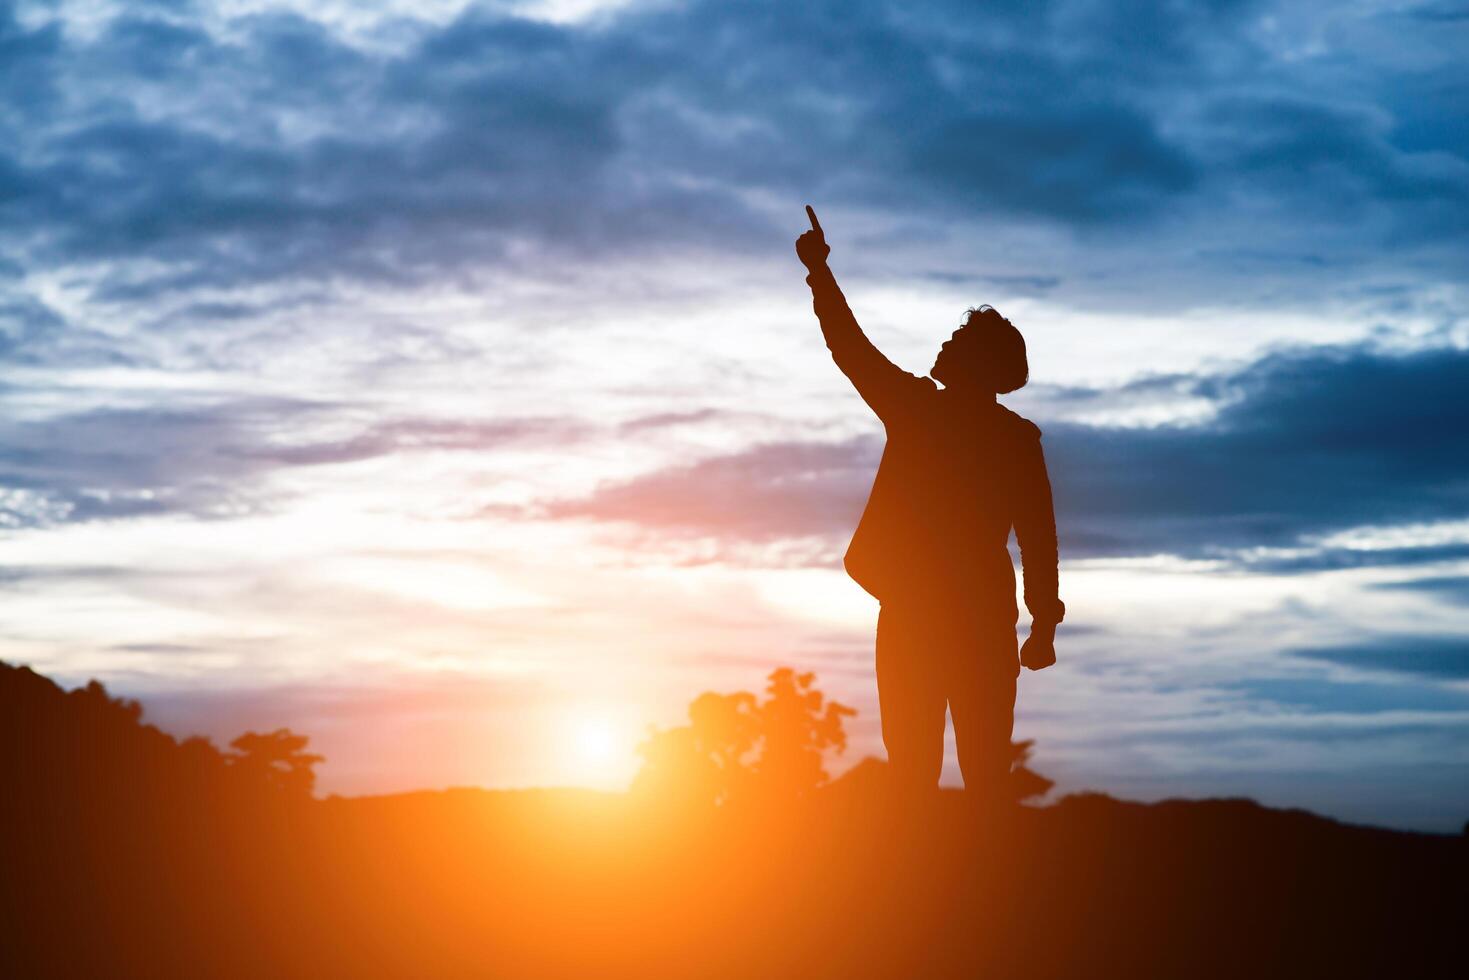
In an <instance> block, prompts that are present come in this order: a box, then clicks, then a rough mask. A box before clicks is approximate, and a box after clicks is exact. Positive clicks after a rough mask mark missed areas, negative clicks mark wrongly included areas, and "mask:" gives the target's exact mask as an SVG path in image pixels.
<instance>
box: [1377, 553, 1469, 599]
mask: <svg viewBox="0 0 1469 980" xmlns="http://www.w3.org/2000/svg"><path fill="white" fill-rule="evenodd" d="M1457 557H1460V558H1469V547H1465V549H1464V553H1463V554H1461V555H1459V556H1457ZM1375 588H1378V589H1384V590H1387V591H1393V592H1411V593H1416V594H1418V595H1425V596H1431V597H1432V598H1434V599H1437V600H1439V601H1440V602H1443V603H1446V604H1448V605H1453V606H1469V576H1464V575H1438V576H1428V577H1426V578H1415V579H1409V580H1408V581H1406V582H1382V583H1379V584H1378V585H1376V586H1375Z"/></svg>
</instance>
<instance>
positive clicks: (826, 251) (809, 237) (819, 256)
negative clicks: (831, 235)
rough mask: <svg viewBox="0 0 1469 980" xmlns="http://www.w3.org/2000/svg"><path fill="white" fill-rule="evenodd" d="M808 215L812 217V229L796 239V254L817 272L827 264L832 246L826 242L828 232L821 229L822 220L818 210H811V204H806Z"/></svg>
mask: <svg viewBox="0 0 1469 980" xmlns="http://www.w3.org/2000/svg"><path fill="white" fill-rule="evenodd" d="M806 216H807V217H809V218H810V219H811V230H810V231H807V232H802V233H801V237H800V238H797V239H796V256H797V257H798V258H799V259H800V260H801V264H802V265H804V266H805V267H806V268H807V269H809V270H810V271H812V272H815V271H816V270H817V269H819V268H821V267H822V266H824V265H826V257H827V256H828V255H830V254H831V246H829V245H827V244H826V234H825V233H824V232H823V231H822V230H821V222H819V221H817V220H816V212H815V211H813V210H811V205H809V204H808V205H806Z"/></svg>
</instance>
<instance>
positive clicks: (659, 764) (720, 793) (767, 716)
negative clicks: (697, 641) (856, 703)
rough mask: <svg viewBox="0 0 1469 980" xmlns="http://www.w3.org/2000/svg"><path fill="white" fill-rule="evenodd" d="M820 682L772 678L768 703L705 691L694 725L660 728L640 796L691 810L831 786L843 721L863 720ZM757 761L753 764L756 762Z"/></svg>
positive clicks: (693, 709) (639, 782)
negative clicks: (828, 760)
mask: <svg viewBox="0 0 1469 980" xmlns="http://www.w3.org/2000/svg"><path fill="white" fill-rule="evenodd" d="M815 681H816V675H815V674H812V673H804V674H797V673H796V672H795V671H794V670H792V669H791V668H789V667H781V668H778V669H777V670H774V671H772V672H771V673H770V676H769V684H768V685H767V686H766V689H765V691H766V698H765V700H764V701H763V702H761V701H758V700H757V699H756V697H755V695H753V694H751V693H750V692H748V691H737V692H735V693H733V694H717V693H714V692H712V691H706V692H705V693H703V694H701V695H699V696H698V697H697V698H695V699H694V700H693V702H692V703H690V705H689V724H688V725H684V726H680V727H677V728H669V729H657V728H654V729H653V730H652V731H651V732H650V733H649V735H648V738H647V740H646V741H645V742H643V743H642V744H641V745H640V746H638V752H639V754H640V755H642V757H643V768H642V770H641V771H640V772H639V773H638V777H637V779H636V780H635V781H634V783H633V789H634V791H637V792H641V793H650V792H652V793H657V794H659V795H660V796H663V797H665V798H667V799H670V800H678V801H682V802H686V803H697V804H718V803H724V802H726V801H728V800H731V799H735V798H738V797H743V796H750V795H754V794H760V795H774V796H782V797H789V796H799V795H802V794H804V793H807V792H810V791H811V790H812V789H815V788H816V787H818V786H820V785H821V784H822V783H824V782H826V779H827V774H826V770H825V768H824V767H823V765H822V762H823V756H824V754H825V753H826V751H827V750H828V749H835V750H836V751H838V752H841V751H842V750H844V749H845V748H846V746H847V737H846V732H845V730H844V729H843V727H842V719H843V718H846V717H850V716H852V715H855V714H856V713H857V712H856V711H854V710H853V709H852V708H849V707H847V706H846V705H843V704H839V703H837V702H835V701H828V700H827V699H826V696H825V695H823V694H822V693H821V692H820V691H818V690H816V689H815V687H814V685H815ZM752 754H753V756H754V757H753V758H751V755H752Z"/></svg>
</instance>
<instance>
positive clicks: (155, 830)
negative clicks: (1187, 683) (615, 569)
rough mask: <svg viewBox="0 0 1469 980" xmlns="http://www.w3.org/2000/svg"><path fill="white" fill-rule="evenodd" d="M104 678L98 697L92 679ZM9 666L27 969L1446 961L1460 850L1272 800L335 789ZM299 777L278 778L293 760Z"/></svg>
mask: <svg viewBox="0 0 1469 980" xmlns="http://www.w3.org/2000/svg"><path fill="white" fill-rule="evenodd" d="M89 692H90V693H89ZM247 758H248V756H247V755H244V754H239V753H237V754H235V755H233V756H232V755H230V754H228V753H221V752H219V751H217V750H214V749H213V748H212V746H205V745H201V744H200V743H198V742H182V743H180V742H178V741H176V740H174V739H172V738H171V737H169V736H167V735H165V734H163V733H160V732H158V731H157V730H156V729H152V728H150V727H149V726H146V725H143V724H142V723H141V717H140V712H139V711H137V710H135V706H132V707H130V706H129V703H127V702H118V701H114V700H111V699H109V698H107V696H106V694H105V692H103V691H102V690H101V688H100V686H98V687H96V688H95V689H92V688H87V689H82V690H81V691H77V692H62V691H61V690H60V689H59V688H57V687H56V686H55V685H54V684H51V682H50V681H48V680H46V679H45V678H42V677H40V676H39V675H36V674H33V673H31V672H29V671H24V670H17V669H15V668H9V667H3V666H0V779H3V782H0V786H3V793H0V818H3V824H0V828H3V831H4V836H3V845H0V846H3V848H4V856H3V863H4V867H5V868H6V871H7V873H6V875H5V876H4V880H3V884H0V913H3V915H4V918H3V921H4V923H5V925H4V928H3V933H0V942H3V946H0V962H3V963H5V964H7V966H8V967H9V968H8V969H7V970H6V973H7V975H13V976H103V975H105V976H150V977H158V976H191V977H197V976H403V977H408V976H413V977H428V976H489V975H494V976H558V975H565V976H593V975H595V976H637V977H658V976H669V977H687V976H701V977H702V976H710V977H783V976H844V977H850V976H894V977H918V976H923V977H928V976H948V975H967V976H973V975H990V976H1004V977H1014V976H1037V977H1043V976H1044V977H1049V976H1086V977H1094V976H1108V975H1119V976H1150V977H1179V976H1218V977H1225V976H1229V977H1235V976H1242V975H1255V976H1297V977H1302V976H1343V975H1374V976H1390V975H1395V976H1440V975H1441V976H1450V975H1457V973H1456V972H1455V970H1454V969H1453V968H1454V967H1455V966H1456V965H1458V966H1462V962H1460V963H1457V964H1456V963H1455V958H1456V957H1458V955H1459V951H1460V947H1459V945H1458V944H1459V943H1460V942H1461V939H1462V937H1461V929H1462V925H1463V922H1464V913H1465V910H1466V908H1469V905H1466V895H1465V880H1466V876H1465V871H1466V866H1465V853H1466V848H1465V844H1464V841H1463V839H1461V838H1458V837H1449V836H1441V835H1425V834H1415V833H1404V832H1398V831H1389V830H1380V829H1375V828H1366V827H1356V826H1348V825H1343V824H1340V823H1337V822H1335V821H1331V820H1327V819H1324V818H1322V817H1318V816H1315V815H1313V814H1309V813H1305V812H1301V811H1280V810H1272V809H1268V808H1265V807H1261V806H1259V805H1257V804H1255V803H1253V802H1251V801H1248V800H1210V801H1193V802H1187V801H1169V802H1164V803H1157V804H1150V805H1144V804H1137V803H1126V802H1121V801H1117V800H1113V799H1110V798H1107V797H1104V796H1100V795H1080V796H1070V797H1066V798H1064V799H1062V800H1061V801H1059V802H1058V803H1056V804H1053V805H1050V806H1043V807H1014V808H1008V807H1007V808H1004V809H1003V810H1000V811H998V812H979V811H977V810H975V809H974V807H973V806H972V805H971V804H970V803H969V802H968V801H967V800H966V799H965V797H964V795H963V794H962V793H958V792H949V793H943V794H940V795H938V796H937V797H936V798H935V799H933V800H931V801H929V802H928V803H927V804H926V805H923V806H918V807H907V808H902V807H897V806H895V805H894V804H893V803H892V801H891V799H890V798H889V795H888V794H887V793H886V792H885V785H884V778H883V775H884V774H883V771H882V766H881V765H880V764H878V763H871V764H865V765H863V766H859V767H858V769H857V770H855V771H854V773H853V774H852V775H851V776H850V777H849V778H845V779H842V780H838V781H836V782H835V783H832V784H830V785H829V786H827V787H825V788H823V789H821V790H820V791H818V792H815V793H812V794H809V795H807V796H803V797H801V798H797V799H788V800H768V801H764V802H762V803H760V804H758V805H757V804H753V803H749V804H742V805H727V806H723V807H717V808H714V807H691V806H688V805H686V804H678V805H675V804H672V803H669V802H668V801H666V800H663V799H660V798H658V797H650V796H648V795H637V796H634V795H624V794H607V793H596V792H591V791H582V790H524V791H485V790H474V789H457V790H447V791H442V792H420V793H408V794H399V795H392V796H377V797H362V798H338V797H333V798H329V799H325V800H320V799H314V798H312V797H311V796H310V795H309V793H302V792H301V791H300V790H301V787H300V786H299V785H298V784H292V783H290V782H289V781H288V780H282V779H278V778H274V777H272V776H271V775H270V774H269V772H266V771H263V770H261V769H259V768H258V767H256V768H252V766H251V765H249V764H247V763H246V761H245V760H246V759H247ZM287 769H289V766H285V765H283V766H280V767H277V770H278V772H284V771H286V770H287Z"/></svg>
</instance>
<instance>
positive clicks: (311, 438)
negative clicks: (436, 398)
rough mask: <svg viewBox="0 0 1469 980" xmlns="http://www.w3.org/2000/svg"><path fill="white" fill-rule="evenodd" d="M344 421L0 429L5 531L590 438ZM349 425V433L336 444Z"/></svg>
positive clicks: (136, 416)
mask: <svg viewBox="0 0 1469 980" xmlns="http://www.w3.org/2000/svg"><path fill="white" fill-rule="evenodd" d="M351 417H352V411H351V406H347V405H341V404H333V403H318V402H309V401H304V400H291V399H271V398H235V399H227V400H220V401H214V402H208V403H204V404H200V405H198V406H195V407H186V406H184V405H179V407H176V408H140V409H132V408H98V409H93V410H90V411H85V412H78V413H73V414H67V415H61V416H56V417H52V418H46V419H40V420H11V421H5V422H0V527H6V526H9V527H18V526H43V525H48V524H56V523H64V522H82V521H90V520H103V519H123V518H135V517H145V516H149V515H156V514H174V513H182V514H188V515H190V516H194V517H200V518H227V517H237V516H241V515H243V514H248V513H255V512H259V511H263V510H267V509H269V508H271V507H272V506H275V505H276V504H278V503H279V502H280V501H279V499H278V498H277V497H276V496H274V495H273V494H272V491H270V490H269V489H268V487H267V486H266V478H267V477H268V476H269V475H270V474H271V473H272V472H274V471H278V470H282V469H286V468H291V467H303V466H327V465H334V464H341V463H352V462H357V461H361V460H366V459H373V458H378V457H383V456H390V455H394V454H397V453H409V452H415V451H425V450H450V451H453V450H463V451H472V452H479V451H484V450H486V449H490V448H503V447H506V446H509V445H513V444H518V443H534V444H536V445H539V446H543V447H544V446H548V445H550V446H558V445H565V444H567V443H570V442H574V441H576V440H578V439H580V438H583V437H584V436H585V435H586V433H587V432H588V431H589V428H588V427H587V426H586V425H584V424H582V423H580V422H577V421H575V420H570V419H563V418H553V417H521V418H505V419H498V420H489V421H482V420H472V419H470V420H461V419H431V418H414V417H408V418H400V419H390V420H387V421H381V422H363V421H358V422H356V423H355V424H354V423H353V422H352V420H351ZM344 425H345V426H347V427H348V434H337V433H340V432H341V429H342V428H343V426H344ZM328 433H330V434H328Z"/></svg>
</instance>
